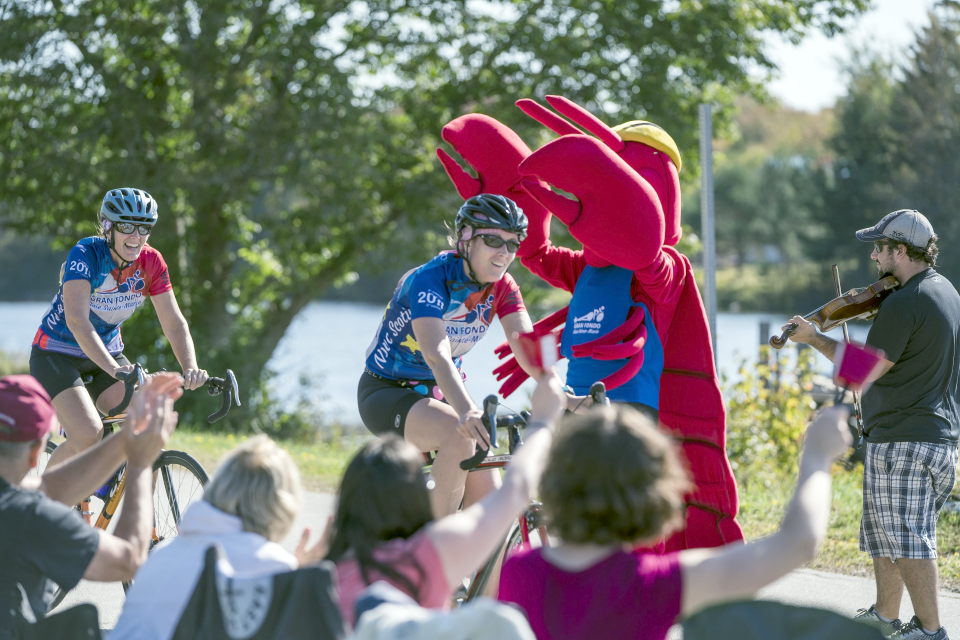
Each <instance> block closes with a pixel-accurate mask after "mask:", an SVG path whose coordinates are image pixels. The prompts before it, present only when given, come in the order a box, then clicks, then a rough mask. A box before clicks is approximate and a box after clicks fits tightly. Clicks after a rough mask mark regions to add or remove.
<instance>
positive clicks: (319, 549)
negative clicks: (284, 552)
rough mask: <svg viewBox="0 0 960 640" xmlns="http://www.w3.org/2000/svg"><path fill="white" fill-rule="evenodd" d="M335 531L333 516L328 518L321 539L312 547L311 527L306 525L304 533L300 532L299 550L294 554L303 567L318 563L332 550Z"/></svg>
mask: <svg viewBox="0 0 960 640" xmlns="http://www.w3.org/2000/svg"><path fill="white" fill-rule="evenodd" d="M332 532H333V516H332V515H331V516H329V517H328V518H327V526H325V527H324V528H323V535H322V536H320V539H319V540H318V541H317V543H316V544H315V545H313V546H312V547H311V546H309V544H310V527H304V529H303V533H302V534H300V544H298V545H297V550H296V551H294V552H293V555H294V556H296V558H297V562H298V563H299V565H300V566H301V567H306V566H309V565H312V564H317V563H318V562H320V561H321V560H323V559H324V557H326V555H327V551H329V550H330V536H331V535H332Z"/></svg>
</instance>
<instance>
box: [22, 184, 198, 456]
mask: <svg viewBox="0 0 960 640" xmlns="http://www.w3.org/2000/svg"><path fill="white" fill-rule="evenodd" d="M157 219H158V216H157V203H156V201H155V200H154V199H153V197H152V196H151V195H150V194H149V193H147V192H145V191H142V190H140V189H126V188H125V189H112V190H111V191H108V192H107V194H106V196H104V198H103V203H102V204H101V206H100V215H99V220H100V229H101V234H100V236H94V237H90V238H84V239H83V240H81V241H80V242H78V243H77V244H76V246H74V247H73V249H71V250H70V253H69V254H68V256H67V261H66V262H65V263H64V264H63V267H62V269H61V272H60V289H59V291H57V295H56V296H54V298H53V302H52V304H51V305H50V308H49V309H48V310H47V311H46V313H45V314H44V316H43V320H42V321H41V323H40V328H39V329H38V330H37V334H36V336H35V337H34V340H33V349H32V350H31V352H30V373H31V374H32V375H33V376H34V377H35V378H36V379H37V380H39V381H40V384H42V385H43V387H44V389H46V391H47V393H48V394H50V397H51V398H53V406H54V408H55V409H56V411H57V416H58V417H59V419H60V426H61V428H62V429H63V431H64V432H65V433H66V434H67V441H66V442H65V443H63V444H62V445H60V446H59V447H57V450H56V451H55V452H54V453H53V455H51V456H50V461H49V463H48V466H52V465H54V464H57V463H59V462H61V461H63V460H66V459H67V458H69V457H70V456H73V455H75V454H77V453H80V452H81V451H83V450H84V449H87V448H89V447H91V446H93V445H94V444H96V443H97V442H99V441H100V438H101V437H102V435H103V427H102V424H101V422H100V417H99V414H98V413H97V409H98V408H99V409H100V411H104V412H106V411H109V410H110V409H111V408H113V407H115V406H117V405H118V404H119V403H120V400H121V399H122V398H123V383H122V382H119V381H117V379H116V376H117V374H118V373H120V372H129V371H132V370H133V365H131V364H130V361H129V360H127V358H126V357H124V355H123V339H122V338H121V337H120V325H121V324H122V323H123V321H124V320H126V319H127V318H129V317H130V316H131V314H133V312H134V311H136V309H137V307H139V306H140V305H141V304H143V302H144V301H145V300H146V299H147V297H150V300H151V302H152V303H153V308H154V309H155V310H156V312H157V318H158V319H159V320H160V326H161V327H162V329H163V334H164V335H165V336H166V338H167V340H168V341H169V342H170V346H171V348H172V349H173V353H174V355H175V356H176V357H177V360H178V361H179V362H180V366H181V368H182V369H183V380H184V385H183V386H184V388H185V389H196V388H197V387H200V386H202V385H203V383H204V382H206V380H207V372H206V371H204V370H203V369H200V368H199V367H198V366H197V357H196V351H195V350H194V347H193V338H192V337H191V336H190V329H189V327H188V326H187V321H186V320H185V319H184V317H183V314H182V313H181V312H180V307H179V305H178V304H177V299H176V297H175V296H174V294H173V288H172V287H171V285H170V275H169V273H168V272H167V265H166V263H165V262H164V261H163V256H161V255H160V252H158V251H157V250H156V249H154V248H153V247H151V246H149V245H148V244H147V237H148V236H149V235H150V233H151V232H152V231H153V227H154V225H155V224H156V223H157ZM84 376H92V378H93V382H92V383H91V384H90V385H89V386H88V387H87V388H84V383H83V378H84Z"/></svg>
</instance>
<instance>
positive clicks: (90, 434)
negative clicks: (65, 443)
mask: <svg viewBox="0 0 960 640" xmlns="http://www.w3.org/2000/svg"><path fill="white" fill-rule="evenodd" d="M64 431H65V432H66V434H67V439H68V440H70V441H71V442H73V444H74V445H75V446H78V447H81V448H83V449H87V448H89V447H92V446H94V445H95V444H97V443H98V442H100V440H101V439H102V438H103V425H102V424H100V423H96V424H93V425H91V424H75V425H71V426H70V427H69V428H66V427H65V428H64Z"/></svg>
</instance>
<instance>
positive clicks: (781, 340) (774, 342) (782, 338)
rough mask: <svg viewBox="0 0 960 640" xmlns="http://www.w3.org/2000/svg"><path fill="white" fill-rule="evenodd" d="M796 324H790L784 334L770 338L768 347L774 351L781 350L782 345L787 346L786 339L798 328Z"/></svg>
mask: <svg viewBox="0 0 960 640" xmlns="http://www.w3.org/2000/svg"><path fill="white" fill-rule="evenodd" d="M799 326H800V325H798V324H797V323H796V322H791V323H790V326H789V327H787V328H786V329H785V330H784V332H783V333H782V334H781V335H779V336H770V340H769V342H770V346H771V347H773V348H774V349H783V347H784V345H785V344H787V339H788V338H789V337H790V336H792V335H793V332H794V331H796V330H797V327H799Z"/></svg>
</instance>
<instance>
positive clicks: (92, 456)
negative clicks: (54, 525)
mask: <svg viewBox="0 0 960 640" xmlns="http://www.w3.org/2000/svg"><path fill="white" fill-rule="evenodd" d="M126 459H127V450H126V445H125V443H124V439H123V437H122V436H121V434H116V435H112V436H109V437H108V438H106V439H104V440H103V441H102V442H100V443H98V444H97V445H96V446H94V447H91V448H89V449H87V450H85V451H83V452H81V453H79V454H77V455H75V456H73V457H72V458H68V459H67V460H65V461H64V462H62V463H60V464H58V465H56V466H55V467H52V468H49V469H46V470H45V471H44V473H43V475H42V476H39V477H35V478H24V483H23V486H24V487H25V488H29V489H36V490H37V491H39V492H41V493H43V494H44V495H46V496H47V497H48V498H50V499H51V500H56V501H57V502H61V503H63V504H65V505H67V506H68V507H72V506H74V505H75V504H79V502H80V501H81V500H86V499H87V497H88V496H90V495H92V494H93V492H94V491H96V490H97V489H98V488H99V487H102V486H103V484H104V483H105V482H106V481H107V480H109V479H110V476H112V475H113V474H114V473H116V471H117V469H119V468H120V465H122V464H123V461H124V460H126ZM31 480H33V481H35V482H36V484H32V483H30V482H28V481H31Z"/></svg>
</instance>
